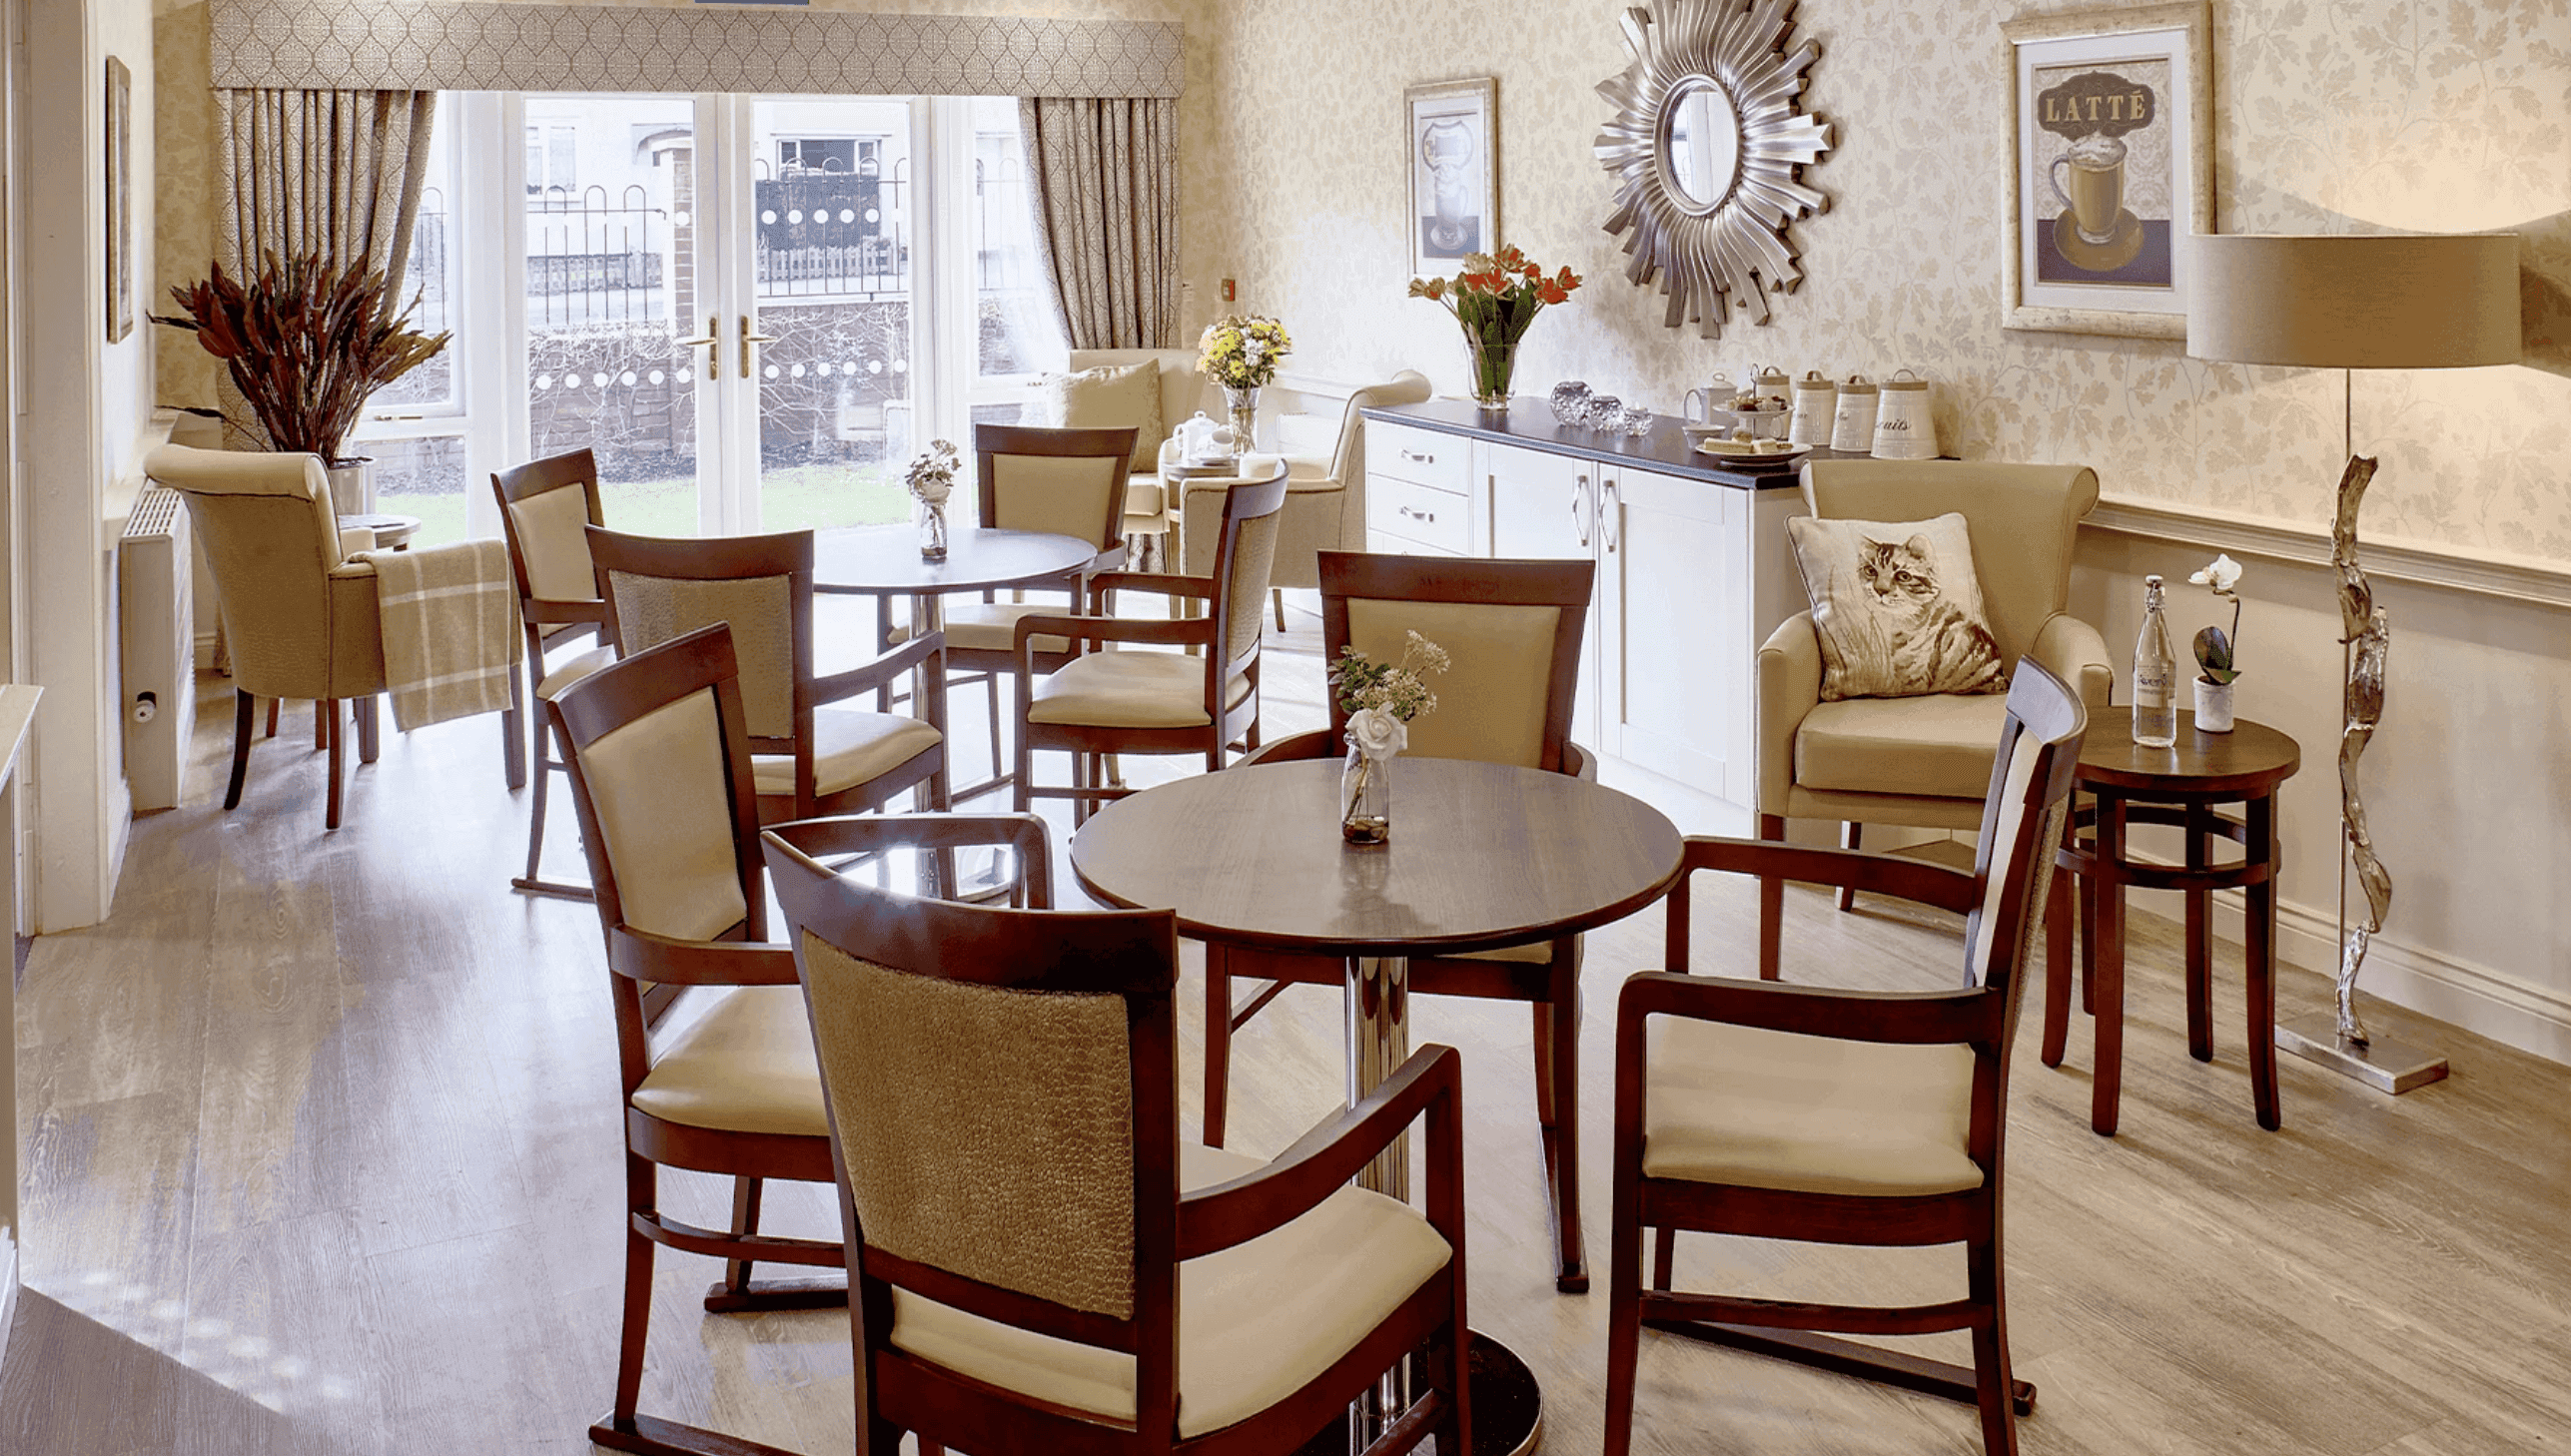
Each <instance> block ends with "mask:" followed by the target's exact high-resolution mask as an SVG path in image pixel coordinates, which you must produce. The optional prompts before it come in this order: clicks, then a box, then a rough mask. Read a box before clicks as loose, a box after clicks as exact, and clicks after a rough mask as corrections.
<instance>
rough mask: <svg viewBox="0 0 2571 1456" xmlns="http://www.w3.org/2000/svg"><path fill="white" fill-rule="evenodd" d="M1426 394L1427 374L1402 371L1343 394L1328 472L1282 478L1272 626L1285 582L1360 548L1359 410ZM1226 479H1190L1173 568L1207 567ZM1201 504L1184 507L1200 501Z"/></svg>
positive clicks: (1307, 582)
mask: <svg viewBox="0 0 2571 1456" xmlns="http://www.w3.org/2000/svg"><path fill="white" fill-rule="evenodd" d="M1427 397H1428V376H1427V375H1425V374H1422V373H1420V372H1418V371H1417V370H1415V369H1403V370H1402V371H1401V372H1400V373H1397V374H1395V375H1393V376H1392V377H1391V378H1390V379H1387V380H1385V381H1384V382H1382V383H1380V384H1368V385H1366V386H1365V387H1364V388H1361V389H1358V390H1356V391H1355V392H1353V393H1351V394H1349V395H1348V402H1347V409H1346V412H1345V413H1343V414H1342V415H1340V417H1339V443H1338V448H1337V449H1336V450H1335V451H1333V452H1332V454H1331V456H1330V472H1329V473H1328V474H1327V475H1322V476H1318V477H1308V478H1307V477H1304V476H1302V475H1299V474H1297V475H1294V476H1293V477H1291V478H1290V479H1289V480H1288V481H1287V483H1286V514H1285V516H1284V518H1283V520H1282V522H1281V523H1280V524H1279V526H1278V528H1277V564H1276V568H1275V571H1274V573H1273V574H1272V575H1271V577H1270V586H1269V593H1270V596H1271V597H1272V598H1273V600H1274V602H1275V605H1276V612H1277V629H1278V630H1279V631H1281V632H1282V631H1284V630H1285V629H1286V593H1285V590H1284V588H1286V587H1288V586H1293V587H1303V588H1312V587H1318V586H1319V585H1320V584H1321V553H1322V552H1323V551H1362V550H1364V549H1365V411H1366V410H1368V409H1379V408H1381V407H1383V406H1385V405H1388V404H1416V403H1418V402H1419V401H1420V400H1422V399H1425V398H1427ZM1230 484H1231V482H1230V481H1228V480H1219V479H1218V480H1202V481H1200V480H1191V481H1188V482H1187V485H1186V491H1185V498H1184V499H1183V500H1182V501H1181V502H1180V506H1179V540H1180V549H1179V569H1180V570H1181V571H1182V572H1184V573H1186V574H1188V575H1191V576H1202V575H1204V574H1205V573H1206V572H1208V571H1210V570H1212V569H1213V564H1212V563H1213V560H1214V552H1215V544H1216V536H1217V535H1218V533H1219V532H1220V531H1221V530H1222V528H1223V491H1224V489H1225V488H1226V487H1227V486H1228V485H1230ZM1200 497H1203V498H1204V499H1205V508H1204V509H1201V510H1196V509H1191V507H1192V506H1193V505H1194V503H1195V502H1196V501H1197V500H1198V499H1199V498H1200Z"/></svg>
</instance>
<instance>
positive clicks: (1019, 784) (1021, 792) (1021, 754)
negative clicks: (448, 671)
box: [1009, 700, 1036, 814]
mask: <svg viewBox="0 0 2571 1456" xmlns="http://www.w3.org/2000/svg"><path fill="white" fill-rule="evenodd" d="M1018 709H1019V711H1018V773H1017V777H1016V779H1015V781H1014V782H1013V783H1012V785H1011V788H1010V794H1009V807H1010V808H1012V809H1015V810H1016V811H1017V812H1019V813H1021V814H1024V813H1026V812H1027V806H1028V805H1030V804H1032V803H1034V802H1035V800H1034V798H1033V796H1032V795H1031V793H1030V791H1031V790H1032V789H1033V788H1034V787H1035V778H1034V773H1035V768H1036V750H1035V749H1034V748H1033V747H1032V746H1030V745H1029V744H1028V742H1027V713H1026V703H1025V702H1024V701H1023V700H1022V701H1021V702H1020V703H1019V705H1018Z"/></svg>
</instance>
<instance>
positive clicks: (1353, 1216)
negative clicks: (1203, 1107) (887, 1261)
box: [891, 1143, 1451, 1439]
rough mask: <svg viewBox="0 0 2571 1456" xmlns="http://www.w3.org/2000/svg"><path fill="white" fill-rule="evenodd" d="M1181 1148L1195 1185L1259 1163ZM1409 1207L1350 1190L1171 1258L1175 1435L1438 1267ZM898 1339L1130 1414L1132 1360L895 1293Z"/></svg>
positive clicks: (1296, 1377) (1250, 1405)
mask: <svg viewBox="0 0 2571 1456" xmlns="http://www.w3.org/2000/svg"><path fill="white" fill-rule="evenodd" d="M1266 1166H1267V1164H1266V1163H1265V1162H1264V1161H1262V1160H1261V1159H1259V1158H1256V1157H1249V1156H1245V1155H1243V1154H1241V1153H1238V1152H1228V1151H1226V1150H1224V1149H1222V1148H1218V1147H1201V1146H1198V1145H1196V1144H1194V1143H1183V1144H1181V1145H1180V1148H1179V1185H1180V1187H1181V1189H1182V1190H1188V1191H1192V1190H1195V1189H1198V1188H1205V1187H1211V1186H1213V1185H1214V1184H1216V1183H1220V1182H1225V1181H1228V1180H1230V1179H1232V1178H1236V1177H1240V1176H1242V1175H1244V1174H1247V1173H1254V1172H1258V1171H1260V1170H1261V1169H1262V1168H1264V1167H1266ZM1450 1256H1451V1255H1450V1253H1449V1251H1448V1249H1447V1247H1446V1241H1445V1240H1444V1239H1442V1238H1440V1237H1438V1236H1437V1232H1436V1230H1435V1229H1433V1228H1430V1227H1429V1226H1428V1220H1427V1219H1425V1218H1423V1217H1421V1216H1420V1215H1419V1214H1418V1213H1417V1212H1416V1211H1414V1210H1413V1209H1411V1208H1410V1207H1409V1206H1408V1205H1406V1204H1403V1203H1399V1202H1396V1201H1394V1200H1393V1199H1390V1198H1387V1197H1384V1196H1383V1195H1382V1194H1380V1193H1370V1192H1367V1191H1365V1190H1363V1189H1361V1188H1356V1187H1346V1188H1342V1189H1340V1190H1339V1191H1337V1192H1335V1193H1332V1194H1331V1195H1330V1196H1329V1197H1327V1198H1325V1199H1323V1200H1322V1201H1321V1202H1320V1204H1319V1205H1318V1206H1316V1207H1314V1208H1313V1209H1312V1210H1311V1211H1309V1212H1307V1213H1305V1214H1304V1215H1303V1216H1302V1217H1300V1218H1297V1219H1295V1220H1293V1221H1292V1222H1290V1223H1287V1224H1286V1225H1285V1226H1284V1227H1282V1228H1278V1229H1275V1230H1273V1231H1271V1232H1268V1233H1265V1234H1262V1235H1260V1236H1259V1237H1257V1238H1254V1239H1252V1240H1250V1241H1249V1242H1247V1243H1241V1244H1236V1245H1234V1246H1233V1247H1231V1248H1228V1249H1224V1250H1222V1251H1220V1252H1217V1253H1212V1254H1208V1255H1206V1256H1205V1257H1203V1258H1197V1259H1190V1260H1188V1261H1187V1262H1185V1263H1183V1264H1181V1265H1180V1266H1179V1435H1180V1437H1181V1438H1182V1439H1186V1438H1189V1437H1194V1436H1201V1435H1204V1434H1205V1433H1207V1432H1209V1431H1219V1430H1221V1429H1223V1428H1224V1427H1226V1426H1229V1425H1232V1424H1234V1423H1235V1422H1237V1421H1240V1420H1243V1419H1245V1418H1247V1417H1250V1416H1253V1415H1257V1414H1258V1413H1259V1412H1261V1411H1264V1410H1266V1409H1268V1408H1269V1407H1271V1406H1273V1405H1275V1404H1276V1403H1277V1402H1279V1401H1281V1400H1283V1399H1285V1398H1286V1396H1288V1395H1291V1394H1293V1393H1294V1392H1295V1391H1297V1390H1299V1389H1301V1388H1302V1387H1303V1386H1304V1385H1305V1384H1306V1383H1308V1382H1309V1381H1310V1380H1312V1379H1313V1378H1314V1377H1315V1376H1317V1375H1319V1374H1320V1373H1321V1372H1322V1371H1324V1370H1327V1369H1328V1368H1329V1367H1330V1366H1331V1364H1332V1363H1334V1362H1335V1361H1336V1360H1337V1359H1338V1358H1339V1357H1340V1356H1341V1355H1344V1354H1346V1353H1347V1352H1348V1351H1349V1350H1351V1349H1353V1348H1355V1346H1356V1344H1357V1342H1358V1341H1360V1340H1362V1339H1364V1338H1365V1336H1366V1335H1367V1334H1368V1333H1370V1332H1372V1331H1373V1330H1374V1328H1375V1327H1376V1326H1377V1325H1378V1324H1380V1323H1382V1321H1383V1320H1384V1319H1386V1318H1387V1317H1389V1316H1390V1315H1391V1314H1392V1312H1393V1311H1394V1310H1395V1309H1398V1308H1399V1307H1400V1306H1401V1303H1402V1301H1403V1300H1405V1299H1407V1298H1409V1297H1410V1295H1411V1294H1412V1293H1413V1292H1415V1291H1416V1290H1417V1289H1418V1288H1419V1286H1420V1285H1422V1284H1424V1283H1426V1282H1427V1281H1428V1279H1429V1277H1430V1276H1431V1275H1433V1274H1435V1273H1436V1272H1437V1271H1438V1270H1439V1269H1441V1268H1444V1267H1445V1265H1446V1261H1447V1259H1448V1258H1449V1257H1450ZM891 1338H892V1342H893V1344H894V1345H896V1346H898V1347H900V1348H901V1349H904V1350H907V1351H909V1352H910V1353H912V1354H914V1355H917V1356H919V1357H920V1358H921V1359H924V1360H928V1361H932V1362H934V1363H936V1364H939V1365H943V1366H945V1367H946V1368H947V1369H950V1370H953V1371H955V1372H956V1373H958V1374H960V1375H966V1376H970V1377H972V1378H973V1379H976V1380H979V1381H982V1382H984V1383H985V1384H989V1385H995V1386H998V1387H999V1388H1001V1389H1003V1390H1008V1391H1012V1392H1015V1393H1017V1394H1020V1395H1026V1396H1032V1397H1034V1398H1036V1399H1038V1400H1043V1401H1048V1402H1051V1403H1053V1404H1056V1405H1064V1406H1069V1407H1071V1408H1072V1409H1074V1410H1081V1411H1088V1412H1091V1413H1093V1414H1097V1415H1101V1416H1105V1417H1108V1418H1109V1419H1111V1420H1123V1421H1130V1420H1133V1419H1134V1418H1135V1412H1134V1359H1133V1357H1132V1356H1130V1355H1120V1354H1117V1353H1116V1352H1114V1351H1112V1350H1104V1349H1100V1348H1098V1347H1097V1346H1094V1345H1081V1344H1075V1343H1073V1342H1071V1341H1069V1340H1060V1339H1055V1338H1053V1337H1052V1336H1050V1335H1043V1334H1038V1333H1036V1332H1034V1331H1032V1330H1024V1329H1018V1328H1014V1327H1012V1326H1009V1325H1005V1324H1000V1323H997V1322H995V1321H992V1320H988V1319H983V1318H981V1317H979V1316H977V1315H972V1314H966V1313H964V1312H962V1311H960V1310H956V1309H952V1308H949V1307H948V1306H946V1305H943V1304H939V1303H937V1302H935V1301H934V1300H931V1299H928V1298H925V1297H923V1296H921V1295H918V1294H914V1293H911V1292H909V1291H908V1290H904V1289H895V1290H894V1291H893V1330H892V1336H891Z"/></svg>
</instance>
